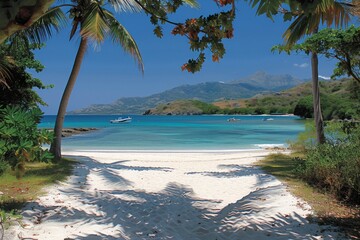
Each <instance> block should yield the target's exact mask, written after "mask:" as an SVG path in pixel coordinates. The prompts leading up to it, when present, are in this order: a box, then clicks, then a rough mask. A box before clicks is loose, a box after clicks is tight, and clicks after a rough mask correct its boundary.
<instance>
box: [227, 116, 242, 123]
mask: <svg viewBox="0 0 360 240" xmlns="http://www.w3.org/2000/svg"><path fill="white" fill-rule="evenodd" d="M227 121H228V122H238V121H240V119H238V118H234V117H233V118H229V119H228V120H227Z"/></svg>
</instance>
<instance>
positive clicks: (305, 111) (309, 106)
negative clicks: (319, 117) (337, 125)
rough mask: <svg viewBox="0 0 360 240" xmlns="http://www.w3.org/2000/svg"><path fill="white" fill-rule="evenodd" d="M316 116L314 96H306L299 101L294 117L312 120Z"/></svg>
mask: <svg viewBox="0 0 360 240" xmlns="http://www.w3.org/2000/svg"><path fill="white" fill-rule="evenodd" d="M313 114H314V106H313V99H312V96H306V97H304V98H302V99H300V100H299V102H298V103H297V104H296V106H295V109H294V115H297V116H300V117H302V118H312V117H313Z"/></svg>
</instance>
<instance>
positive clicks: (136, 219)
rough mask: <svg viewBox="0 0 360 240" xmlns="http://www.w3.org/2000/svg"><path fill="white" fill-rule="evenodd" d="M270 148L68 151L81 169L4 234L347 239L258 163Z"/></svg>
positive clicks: (12, 236) (53, 237) (53, 239)
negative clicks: (315, 218) (311, 217)
mask: <svg viewBox="0 0 360 240" xmlns="http://www.w3.org/2000/svg"><path fill="white" fill-rule="evenodd" d="M268 153H269V152H266V151H263V150H261V151H228V152H172V153H169V152H131V151H122V152H117V151H113V152H110V151H107V152H106V151H103V152H102V151H94V152H90V151H88V152H67V153H66V154H67V155H71V156H72V157H75V158H76V159H78V160H79V161H80V162H81V164H79V165H78V166H77V167H76V169H75V172H74V175H73V176H72V177H70V178H69V180H68V181H66V182H65V183H61V184H59V185H56V186H53V187H50V188H49V189H46V192H47V193H46V195H44V196H42V197H39V198H38V199H37V200H36V201H34V202H32V203H29V204H28V205H27V206H26V207H25V209H24V211H23V216H24V219H23V221H22V222H23V225H22V226H15V227H13V228H12V229H10V230H7V231H6V238H5V239H21V238H23V239H46V240H48V239H50V240H57V239H61V240H63V239H131V240H133V239H180V240H181V239H186V240H192V239H204V240H215V239H218V240H222V239H231V240H233V239H241V240H243V239H245V240H246V239H251V240H253V239H342V238H341V236H339V233H337V232H336V231H335V230H334V229H331V228H330V227H328V226H319V225H317V224H315V223H309V221H308V220H307V219H306V216H307V215H308V214H310V213H311V210H310V208H309V206H308V205H307V204H306V203H304V202H301V201H299V200H298V199H296V198H294V197H293V196H292V195H291V194H290V193H289V192H288V190H287V188H286V186H284V185H283V184H282V183H281V182H279V181H278V180H277V179H275V178H274V177H273V176H271V175H268V174H265V173H264V172H262V171H261V170H259V169H258V168H257V167H254V166H253V165H252V163H254V162H255V161H257V160H259V159H260V158H261V157H263V156H264V155H266V154H268Z"/></svg>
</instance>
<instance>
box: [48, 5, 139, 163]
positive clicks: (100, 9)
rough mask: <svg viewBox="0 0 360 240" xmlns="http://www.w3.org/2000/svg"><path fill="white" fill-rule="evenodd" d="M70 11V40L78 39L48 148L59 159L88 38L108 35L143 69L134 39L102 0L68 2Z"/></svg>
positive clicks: (90, 39) (101, 38) (131, 8)
mask: <svg viewBox="0 0 360 240" xmlns="http://www.w3.org/2000/svg"><path fill="white" fill-rule="evenodd" d="M108 3H109V4H110V6H112V7H114V8H115V9H127V10H136V9H137V8H138V5H137V4H136V3H134V2H133V1H108ZM69 13H70V18H71V19H72V26H73V27H72V29H71V32H70V39H72V38H73V37H74V35H75V33H77V32H78V33H79V35H80V39H81V40H80V45H79V48H78V51H77V54H76V57H75V61H74V64H73V68H72V70H71V73H70V76H69V80H68V82H67V85H66V87H65V90H64V92H63V95H62V98H61V102H60V106H59V110H58V113H57V117H56V122H55V128H54V133H55V138H54V141H53V142H52V144H51V147H50V151H51V152H52V153H53V154H54V156H55V160H60V158H61V134H62V128H63V122H64V117H65V113H66V108H67V105H68V102H69V99H70V95H71V92H72V90H73V88H74V85H75V82H76V79H77V76H78V74H79V72H80V67H81V64H82V60H83V58H84V55H85V52H86V49H87V47H88V43H89V41H95V42H96V43H98V44H99V43H101V42H103V41H104V39H105V37H106V36H108V37H110V38H111V40H112V41H113V42H114V43H115V44H120V45H121V46H122V48H123V49H124V50H125V52H127V53H129V54H130V55H131V56H132V57H133V58H134V59H135V60H136V61H137V63H138V65H139V68H140V70H141V71H143V63H142V58H141V55H140V52H139V49H138V47H137V45H136V43H135V40H134V39H133V38H132V36H131V35H130V33H129V32H128V31H127V30H126V29H125V28H124V26H122V25H121V24H120V23H119V22H118V21H117V19H116V18H115V17H114V15H113V14H112V13H111V12H110V11H109V10H107V9H106V8H105V2H104V1H92V0H78V1H74V4H71V9H70V11H69Z"/></svg>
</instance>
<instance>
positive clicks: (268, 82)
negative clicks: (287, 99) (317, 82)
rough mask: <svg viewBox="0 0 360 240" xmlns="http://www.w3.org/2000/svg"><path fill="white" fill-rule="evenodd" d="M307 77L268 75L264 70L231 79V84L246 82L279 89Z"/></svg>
mask: <svg viewBox="0 0 360 240" xmlns="http://www.w3.org/2000/svg"><path fill="white" fill-rule="evenodd" d="M307 81H309V79H297V78H294V77H293V76H291V75H289V74H284V75H270V74H267V73H265V72H256V73H255V74H253V75H251V76H248V77H245V78H242V79H240V80H236V81H232V82H230V83H232V84H239V83H242V84H248V85H249V86H256V87H261V88H264V89H267V90H272V91H280V90H284V89H289V88H292V87H294V86H297V85H299V84H302V83H304V82H307Z"/></svg>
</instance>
